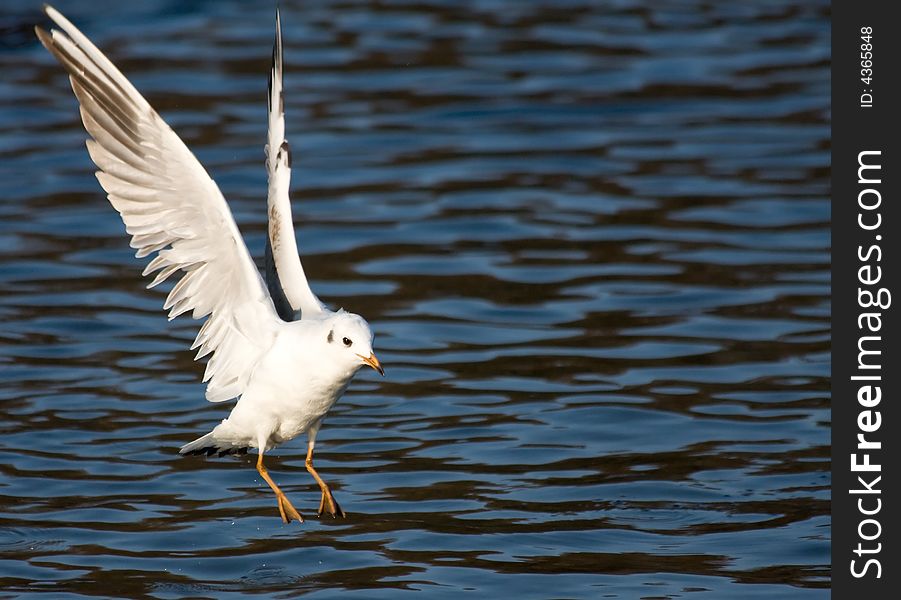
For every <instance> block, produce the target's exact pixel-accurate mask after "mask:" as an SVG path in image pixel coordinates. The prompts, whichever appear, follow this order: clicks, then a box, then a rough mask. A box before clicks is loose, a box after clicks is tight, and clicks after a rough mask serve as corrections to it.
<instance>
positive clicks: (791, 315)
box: [0, 0, 830, 599]
mask: <svg viewBox="0 0 901 600" xmlns="http://www.w3.org/2000/svg"><path fill="white" fill-rule="evenodd" d="M273 4H274V3H273V2H253V3H251V2H212V1H207V2H200V1H198V2H191V3H188V2H181V1H178V2H176V1H175V0H154V1H142V2H136V3H127V2H111V1H102V2H77V1H75V0H70V1H65V0H60V1H59V5H58V7H59V8H60V9H61V10H62V11H63V12H64V13H66V14H67V15H68V16H69V17H70V18H71V19H72V20H73V21H75V22H76V24H78V25H79V26H80V27H81V28H82V29H83V30H84V31H85V32H86V33H87V34H88V35H89V36H91V37H92V38H93V39H94V40H95V41H96V42H97V43H98V44H99V45H100V46H101V48H103V49H104V50H105V51H106V52H107V53H108V54H109V55H110V57H111V58H112V59H113V60H114V61H116V62H117V63H118V64H119V66H120V67H121V68H122V69H123V70H124V71H125V73H126V74H127V75H129V76H130V77H131V78H132V79H133V81H134V82H135V83H136V84H137V86H138V87H139V88H140V89H141V90H142V91H144V92H145V94H146V96H147V97H148V99H149V100H150V102H151V103H152V104H154V105H155V106H156V107H157V108H158V109H159V110H160V112H161V113H162V114H163V116H164V117H165V118H166V119H168V120H169V122H170V123H171V124H172V125H173V127H174V128H175V129H176V130H177V131H178V132H179V133H180V134H181V135H182V136H183V137H184V138H185V140H186V142H187V143H188V144H189V146H191V148H192V149H194V150H195V152H196V153H197V154H198V156H199V157H200V158H201V160H202V161H203V162H204V164H205V165H207V167H208V168H209V170H210V172H211V174H212V175H213V177H214V178H215V179H216V180H217V182H218V183H219V185H220V187H221V188H222V190H223V192H224V193H225V196H226V197H227V198H228V199H229V201H230V203H231V206H232V208H233V211H234V212H235V215H236V218H237V220H238V222H239V224H240V226H241V229H242V231H243V232H244V234H245V235H246V237H247V240H248V244H249V246H250V248H251V251H252V252H253V253H254V254H255V255H256V256H258V257H261V256H262V250H263V242H264V235H265V217H266V211H265V208H264V206H265V204H264V203H265V170H264V168H263V151H262V146H263V143H264V139H265V127H266V114H265V98H266V77H267V72H268V68H269V54H270V49H271V40H272V35H273V21H274V19H273V14H272V13H273V10H272V9H273ZM281 4H282V19H283V23H284V26H285V41H286V45H287V50H286V63H287V75H286V76H287V80H286V90H287V92H286V102H287V111H288V137H289V139H290V140H291V142H292V145H293V147H294V149H295V154H294V157H295V163H294V192H293V198H294V200H295V217H296V221H297V223H298V227H299V231H298V235H299V240H300V246H301V249H302V252H303V254H304V256H305V266H306V268H307V271H308V273H310V275H311V277H312V280H313V287H314V289H315V290H316V291H317V292H318V293H319V295H320V296H321V297H322V298H323V299H324V300H326V301H327V302H328V303H330V304H331V305H332V306H333V307H338V306H343V307H345V308H347V309H349V310H353V311H355V312H359V313H361V314H363V315H365V316H366V317H367V318H368V319H369V321H370V322H371V324H372V326H373V329H374V331H375V332H376V350H377V352H378V354H379V356H380V358H381V359H382V361H383V363H384V364H385V366H386V368H387V371H388V377H387V378H385V379H380V378H378V376H377V375H376V374H374V373H371V372H369V371H367V372H365V373H361V375H360V376H358V378H357V380H356V381H355V382H354V383H353V384H352V386H351V388H350V390H349V392H348V393H347V395H346V396H345V398H344V399H343V400H342V401H341V402H340V403H339V404H338V405H337V406H336V408H335V409H334V411H333V412H332V414H331V416H330V417H329V418H328V420H327V422H326V425H325V427H324V428H323V430H322V432H321V434H320V437H319V445H318V447H317V456H318V466H319V468H320V471H321V472H322V473H323V475H324V476H325V478H326V479H327V480H328V481H330V482H332V484H333V486H334V489H335V492H336V496H337V498H338V499H339V500H340V502H341V504H342V506H343V507H344V508H345V509H346V510H347V512H348V518H347V519H346V520H332V519H323V520H319V519H317V518H316V517H315V509H316V507H317V505H318V501H319V492H318V488H317V487H316V485H315V483H314V482H313V480H312V478H311V477H309V475H308V474H307V473H306V470H305V468H304V464H303V459H304V451H305V444H304V442H303V440H295V441H294V442H292V443H291V444H288V445H286V446H284V447H282V448H281V449H279V450H278V451H276V452H275V453H274V456H273V459H272V460H271V462H270V466H271V469H272V471H273V474H274V477H275V479H276V481H278V482H280V483H281V484H282V486H283V488H284V489H285V490H286V491H287V492H288V494H289V496H290V497H291V498H292V499H293V500H294V503H295V504H296V505H297V507H298V509H300V510H301V512H303V513H305V514H306V515H307V517H308V520H307V522H306V523H304V524H303V525H297V524H292V525H290V526H285V525H282V523H281V521H280V520H279V519H278V516H277V511H276V509H275V502H274V499H273V496H272V494H271V492H270V490H269V488H268V487H267V486H266V484H265V483H264V482H263V481H261V480H260V478H259V476H258V475H257V473H256V471H255V470H254V469H253V466H252V465H253V460H254V458H253V456H252V455H249V456H246V457H243V458H238V459H235V458H231V459H210V460H204V459H201V458H182V457H179V456H178V454H177V449H178V447H179V445H181V444H183V443H185V442H187V441H189V440H191V439H193V438H194V437H196V436H198V435H199V434H201V433H204V432H206V431H207V430H209V429H210V428H211V427H212V426H213V425H214V424H215V423H216V422H217V421H218V420H219V419H221V418H223V417H224V416H225V415H226V414H227V410H228V406H223V405H213V404H208V403H207V402H205V401H204V399H203V390H204V388H203V386H202V385H201V384H200V381H199V380H200V375H201V373H202V367H201V366H200V365H198V364H195V363H193V362H192V357H193V353H191V352H189V351H188V350H187V347H188V346H189V344H190V341H191V340H192V339H193V337H194V335H195V333H196V329H197V325H196V323H195V322H193V321H191V320H190V319H187V318H181V319H178V320H176V321H174V322H172V323H167V321H166V319H165V316H164V313H163V312H162V311H161V310H160V306H161V304H162V301H163V296H162V295H161V294H159V293H157V292H147V291H146V290H145V289H144V284H145V283H146V282H145V281H142V280H141V278H140V271H141V268H142V265H141V264H140V263H139V261H136V260H134V259H133V257H132V252H131V251H130V249H129V248H128V244H127V239H126V237H125V235H124V234H123V226H122V224H121V222H120V221H119V219H118V217H117V215H116V214H115V212H114V211H113V210H112V209H111V208H110V206H109V205H108V203H107V202H106V201H105V200H104V196H103V194H102V192H101V190H100V187H99V186H98V184H97V182H96V181H95V180H94V178H93V176H92V172H93V166H92V165H91V163H90V161H89V159H88V156H87V153H86V152H85V149H84V144H83V139H84V137H85V134H84V132H83V130H82V128H81V125H80V123H79V121H78V117H77V109H76V103H75V100H74V98H73V96H72V94H71V91H70V90H69V89H68V85H67V80H66V77H65V75H64V73H63V71H62V69H61V68H60V67H59V66H58V65H57V64H55V62H54V61H53V60H52V58H51V57H50V56H49V54H47V53H46V52H45V51H44V50H43V48H41V47H40V46H39V45H38V43H37V41H36V40H35V39H34V37H33V34H32V32H31V27H32V25H33V24H34V23H35V22H42V23H43V22H44V20H43V19H42V18H41V15H40V13H39V6H40V2H38V1H35V2H9V1H6V2H4V3H3V8H2V9H0V33H2V36H0V39H2V46H0V68H2V73H3V77H2V80H0V261H2V262H0V286H2V295H0V319H2V326H0V342H2V344H3V350H2V356H0V380H2V387H0V400H2V407H3V410H2V413H0V418H2V422H0V431H2V436H0V590H2V595H3V596H4V597H27V596H29V595H32V594H38V593H42V592H43V593H49V594H50V595H51V596H52V597H54V598H66V597H75V596H104V597H112V596H127V597H135V598H137V597H153V598H183V597H194V598H199V597H211V598H238V597H244V596H256V595H259V596H269V597H274V598H287V597H293V596H300V595H310V596H314V597H334V596H337V595H339V594H340V595H347V596H348V597H356V598H401V597H407V596H409V595H411V594H414V593H418V595H417V596H416V597H430V598H431V597H434V598H456V597H458V596H459V595H460V594H461V593H463V592H466V591H475V592H478V593H479V594H480V595H481V596H480V597H483V598H499V597H500V598H504V597H516V598H711V599H718V598H804V599H806V598H825V597H827V595H828V591H827V588H828V585H829V554H828V552H829V536H830V519H829V506H830V500H829V499H830V496H829V483H830V475H829V466H830V459H829V420H830V416H829V372H830V363H829V355H828V352H829V314H830V313H829V270H828V269H829V258H828V247H829V232H828V223H829V218H830V214H829V204H828V201H827V196H828V192H829V179H828V175H829V105H828V94H829V63H830V51H829V12H828V10H829V9H828V3H827V2H825V1H824V0H821V1H811V2H781V1H779V2H776V1H773V2H766V1H758V2H753V3H729V2H719V3H716V2H701V1H690V0H682V1H678V2H676V1H671V2H636V1H630V0H625V1H619V2H610V3H606V2H597V1H593V0H561V1H558V2H550V1H548V2H537V1H524V0H491V1H479V2H475V1H471V2H463V1H456V0H445V1H441V0H410V1H393V0H382V1H374V0H371V1H362V0H361V1H350V0H341V1H335V2H331V1H325V0H320V1H318V2H310V1H303V2H300V1H297V2H291V1H287V0H283V1H282V3H281ZM186 201H190V199H186ZM423 592H424V593H425V595H423Z"/></svg>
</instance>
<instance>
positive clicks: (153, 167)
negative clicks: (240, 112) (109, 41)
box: [35, 5, 385, 523]
mask: <svg viewBox="0 0 901 600" xmlns="http://www.w3.org/2000/svg"><path fill="white" fill-rule="evenodd" d="M44 11H45V12H46V14H47V16H48V17H49V18H50V19H51V20H52V21H53V22H54V24H55V25H56V26H57V27H59V29H51V30H50V32H49V33H48V32H47V31H45V30H44V29H42V28H40V27H35V33H36V34H37V36H38V39H40V41H41V43H42V44H43V45H44V47H45V48H47V50H49V51H50V52H51V53H52V54H53V56H55V57H56V58H57V60H59V62H60V63H62V65H63V67H65V69H66V70H67V71H68V72H69V81H70V83H71V84H72V90H73V91H74V92H75V96H76V98H77V99H78V102H79V103H80V109H81V119H82V122H83V123H84V126H85V129H86V130H87V132H88V133H89V134H90V137H91V139H88V140H87V148H88V153H89V154H90V156H91V159H92V160H93V161H94V163H95V164H96V165H97V167H98V168H99V170H98V171H97V173H96V175H97V179H98V180H99V182H100V185H101V186H102V187H103V189H104V190H105V191H106V192H107V194H108V195H107V198H108V199H109V201H110V203H111V204H112V205H113V208H115V209H116V210H117V211H118V212H119V215H120V216H121V217H122V220H123V221H124V223H125V230H126V232H127V233H128V234H130V235H131V247H132V248H135V249H136V250H137V252H136V257H137V258H144V257H146V256H149V255H152V254H155V256H154V258H153V259H152V260H151V261H150V262H149V264H147V267H146V268H145V269H144V273H143V274H144V275H145V276H147V275H150V274H154V273H155V274H156V275H155V277H154V279H153V280H152V281H151V282H150V284H149V285H148V286H147V287H148V288H151V287H154V286H156V285H158V284H160V283H162V282H163V281H165V280H166V279H168V278H169V277H170V276H172V275H176V274H177V275H176V278H177V279H178V281H177V282H176V283H175V285H174V286H173V287H172V290H171V291H170V292H169V295H168V297H167V298H166V302H165V304H164V306H163V308H164V309H167V310H169V320H172V319H174V318H175V317H177V316H178V315H181V314H183V313H186V312H189V311H190V313H191V315H192V316H193V318H195V319H206V320H205V321H204V323H203V325H202V326H201V328H200V331H199V332H198V334H197V338H196V339H195V341H194V344H193V345H192V346H191V349H192V350H194V349H197V350H198V352H197V356H196V358H195V360H198V359H200V358H203V357H206V356H209V360H208V361H207V364H206V371H205V372H204V375H203V382H204V383H206V399H207V400H209V401H210V402H223V401H226V400H232V399H235V398H237V399H238V401H237V403H236V404H235V405H234V408H233V409H232V411H231V413H230V414H229V416H228V418H226V419H224V420H223V421H222V422H221V423H219V424H218V425H217V426H216V427H215V428H214V429H213V430H212V431H210V432H209V433H207V434H206V435H204V436H202V437H200V438H198V439H196V440H194V441H193V442H190V443H188V444H185V445H184V446H182V447H181V450H180V453H181V454H205V455H207V456H210V455H212V454H218V455H219V456H223V455H227V454H245V453H246V452H247V450H248V449H249V448H255V449H257V451H258V456H257V461H256V468H257V471H258V472H259V474H260V476H262V478H263V479H264V480H265V481H266V483H267V484H269V487H271V488H272V491H273V492H274V493H275V497H276V500H277V501H278V511H279V514H280V515H281V518H282V521H284V522H285V523H290V522H291V521H292V520H296V521H298V522H301V523H302V522H303V517H302V516H301V514H300V513H299V512H298V511H297V509H295V508H294V505H292V504H291V502H290V501H289V500H288V498H287V496H285V494H284V492H282V490H281V489H280V488H279V487H278V485H276V483H275V482H274V481H273V480H272V477H271V476H270V475H269V472H268V471H267V469H266V467H265V465H264V464H263V456H264V454H265V453H266V452H268V451H269V450H272V449H273V448H275V447H276V446H278V445H279V444H282V443H284V442H287V441H289V440H291V439H293V438H295V437H297V436H298V435H300V434H302V433H306V434H307V440H308V441H307V456H306V468H307V471H309V473H310V475H312V476H313V478H314V479H315V480H316V483H317V484H319V488H320V490H321V491H322V497H321V500H320V501H319V511H318V514H319V516H322V514H323V512H324V511H327V512H328V514H330V515H331V516H332V517H336V516H341V517H344V516H345V513H344V511H343V510H342V509H341V507H340V506H339V505H338V503H337V502H336V501H335V497H334V496H333V495H332V492H331V490H330V489H329V486H328V484H326V483H325V481H323V479H322V477H320V476H319V473H317V472H316V469H315V468H314V467H313V448H314V446H315V442H316V434H317V433H318V432H319V428H320V426H321V425H322V421H323V419H324V418H325V416H326V415H327V414H328V412H329V410H330V409H331V408H332V406H334V405H335V403H336V402H337V401H338V399H339V398H340V397H341V395H342V394H343V393H344V391H345V390H346V389H347V386H348V385H349V384H350V381H351V379H352V378H353V376H354V375H355V374H356V372H357V371H358V370H359V369H360V368H361V367H363V366H364V365H367V366H370V367H372V368H373V369H375V370H376V371H378V372H379V374H381V375H382V376H384V375H385V371H384V370H383V369H382V365H381V364H380V363H379V360H378V358H376V356H375V354H374V353H373V351H372V341H373V334H372V331H371V330H370V328H369V324H368V323H367V322H366V321H365V320H364V319H363V318H362V317H361V316H359V315H356V314H353V313H350V312H345V311H344V310H338V311H337V312H333V311H331V310H329V309H328V308H326V306H325V305H324V304H323V303H322V302H321V301H320V300H319V298H317V297H316V295H315V294H314V293H313V291H312V290H311V289H310V284H309V282H308V281H307V277H306V275H305V274H304V270H303V266H302V265H301V262H300V257H299V255H298V251H297V241H296V239H295V237H294V224H293V220H292V216H291V203H290V200H289V197H288V188H289V184H290V180H291V150H290V147H289V146H288V142H287V141H286V140H285V113H284V99H283V95H282V63H283V60H282V55H283V53H282V37H281V20H280V18H279V15H278V11H276V35H275V44H274V47H273V52H272V72H271V74H270V78H269V134H268V139H267V145H266V167H267V170H268V174H269V189H268V200H267V204H268V210H269V227H268V242H267V248H266V275H267V279H266V281H264V280H263V277H262V276H261V275H260V272H259V271H258V270H257V268H256V266H255V265H254V262H253V259H252V258H251V256H250V252H249V251H248V250H247V246H246V245H245V243H244V240H243V238H242V237H241V234H240V233H239V231H238V226H237V224H236V223H235V219H234V217H233V216H232V213H231V211H230V210H229V207H228V204H227V203H226V201H225V198H224V197H223V196H222V193H221V192H220V191H219V188H218V186H217V185H216V183H215V182H214V181H213V180H212V179H211V178H210V176H209V175H208V174H207V172H206V170H205V169H204V168H203V165H201V164H200V162H199V161H198V160H197V158H196V157H195V156H194V155H193V154H192V153H191V151H190V150H189V149H188V147H187V146H185V144H184V142H182V140H181V138H179V137H178V135H176V134H175V132H174V131H172V129H171V128H170V127H169V125H167V124H166V122H165V121H163V119H162V118H161V117H160V116H159V115H158V114H157V112H156V111H155V110H154V109H153V108H152V107H151V106H150V104H148V102H147V100H145V99H144V97H143V96H141V94H140V93H139V92H138V91H137V90H136V89H135V87H134V86H133V85H132V84H131V83H130V82H129V81H128V79H126V78H125V76H124V75H123V74H122V73H121V72H120V71H119V69H117V68H116V67H115V66H114V65H113V63H112V62H110V60H109V59H108V58H107V57H106V56H104V54H103V53H102V52H101V51H100V50H99V49H97V47H96V46H94V44H93V43H91V41H90V40H89V39H88V38H87V37H86V36H85V35H84V34H83V33H81V31H79V30H78V29H77V28H76V27H75V26H74V25H73V24H72V23H71V22H69V20H68V19H66V18H65V17H64V16H63V15H62V14H60V13H59V11H57V10H56V9H54V8H53V7H51V6H46V5H45V6H44Z"/></svg>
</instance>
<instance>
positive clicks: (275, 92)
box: [266, 10, 324, 321]
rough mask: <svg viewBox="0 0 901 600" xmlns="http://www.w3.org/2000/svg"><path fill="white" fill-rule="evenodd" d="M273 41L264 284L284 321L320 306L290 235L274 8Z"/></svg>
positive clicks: (279, 42)
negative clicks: (267, 227)
mask: <svg viewBox="0 0 901 600" xmlns="http://www.w3.org/2000/svg"><path fill="white" fill-rule="evenodd" d="M275 24H276V30H275V45H274V46H273V48H272V72H271V73H270V75H269V137H268V139H267V142H266V169H267V170H268V172H269V196H268V207H269V237H268V239H267V241H266V284H267V285H268V286H269V292H270V293H271V294H272V298H273V301H274V302H275V306H276V309H277V310H278V313H279V315H281V317H282V318H283V319H285V320H286V321H291V320H294V319H295V315H296V314H297V313H298V312H299V313H301V317H302V318H309V317H311V316H313V315H316V314H319V313H321V312H322V311H323V309H324V306H323V304H322V302H320V301H319V298H317V297H316V295H315V294H313V290H311V289H310V284H309V282H307V276H306V274H304V271H303V266H302V265H301V264H300V256H299V254H298V252H297V240H296V239H295V237H294V221H293V219H292V216H291V200H290V199H289V197H288V188H289V187H290V184H291V148H290V147H289V146H288V142H287V140H285V102H284V96H283V94H282V64H283V52H282V24H281V18H280V17H279V14H278V10H276V12H275Z"/></svg>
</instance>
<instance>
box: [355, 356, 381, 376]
mask: <svg viewBox="0 0 901 600" xmlns="http://www.w3.org/2000/svg"><path fill="white" fill-rule="evenodd" d="M357 356H359V357H360V358H361V359H362V360H363V362H364V363H366V364H367V365H369V366H370V367H372V368H373V369H375V370H376V371H378V372H379V375H381V376H382V377H384V376H385V369H383V368H382V363H380V362H379V359H378V358H376V356H375V354H373V353H372V352H370V353H369V356H363V355H362V354H357Z"/></svg>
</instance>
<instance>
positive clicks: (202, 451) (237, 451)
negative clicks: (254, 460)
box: [179, 446, 247, 458]
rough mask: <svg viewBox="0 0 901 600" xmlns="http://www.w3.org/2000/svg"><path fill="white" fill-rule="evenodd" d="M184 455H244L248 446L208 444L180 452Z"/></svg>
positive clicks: (220, 456)
mask: <svg viewBox="0 0 901 600" xmlns="http://www.w3.org/2000/svg"><path fill="white" fill-rule="evenodd" d="M179 454H181V455H182V456H212V455H214V454H215V455H217V456H218V457H219V458H222V457H223V456H228V455H230V454H233V455H235V456H243V455H245V454H247V448H246V447H244V448H224V449H223V448H217V447H216V446H207V447H206V448H196V449H194V450H188V451H187V452H179Z"/></svg>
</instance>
